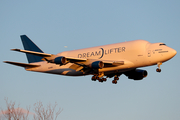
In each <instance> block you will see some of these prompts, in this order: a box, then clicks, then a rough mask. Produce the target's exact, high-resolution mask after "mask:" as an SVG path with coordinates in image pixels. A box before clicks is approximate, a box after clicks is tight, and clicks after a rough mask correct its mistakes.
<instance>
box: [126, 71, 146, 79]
mask: <svg viewBox="0 0 180 120" xmlns="http://www.w3.org/2000/svg"><path fill="white" fill-rule="evenodd" d="M124 74H125V75H126V76H128V78H129V79H134V80H142V79H143V78H145V77H147V75H148V72H147V71H146V70H140V69H135V70H132V71H128V72H126V73H124Z"/></svg>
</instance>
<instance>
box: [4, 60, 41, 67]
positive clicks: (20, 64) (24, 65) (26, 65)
mask: <svg viewBox="0 0 180 120" xmlns="http://www.w3.org/2000/svg"><path fill="white" fill-rule="evenodd" d="M4 63H8V64H12V65H16V66H20V67H25V68H26V67H28V68H32V67H39V66H41V65H33V64H27V63H18V62H11V61H4Z"/></svg>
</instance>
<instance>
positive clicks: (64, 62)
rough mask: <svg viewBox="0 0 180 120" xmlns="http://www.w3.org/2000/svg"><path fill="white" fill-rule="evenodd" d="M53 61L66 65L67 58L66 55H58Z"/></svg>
mask: <svg viewBox="0 0 180 120" xmlns="http://www.w3.org/2000/svg"><path fill="white" fill-rule="evenodd" d="M52 62H53V63H56V64H60V65H65V64H66V63H67V60H66V58H65V57H63V56H61V57H56V58H55V59H54V60H53V61H52Z"/></svg>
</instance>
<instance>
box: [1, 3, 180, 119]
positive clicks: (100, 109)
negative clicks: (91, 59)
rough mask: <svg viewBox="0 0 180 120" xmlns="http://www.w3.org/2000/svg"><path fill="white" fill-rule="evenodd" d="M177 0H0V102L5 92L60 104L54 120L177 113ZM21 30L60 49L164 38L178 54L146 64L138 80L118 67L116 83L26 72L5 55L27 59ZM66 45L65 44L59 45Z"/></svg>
mask: <svg viewBox="0 0 180 120" xmlns="http://www.w3.org/2000/svg"><path fill="white" fill-rule="evenodd" d="M179 6H180V1H179V0H171V1H170V0H168V1H167V0H158V1H157V0H146V1H145V0H126V1H124V0H54V1H53V0H51V1H50V0H49V1H48V0H46V1H37V0H31V1H24V0H1V1H0V54H1V57H0V66H1V67H0V71H1V72H0V76H1V79H0V95H1V97H0V107H1V108H2V109H5V108H6V105H5V100H4V98H5V97H8V99H9V100H12V101H15V102H16V103H17V105H18V104H20V107H21V108H24V109H25V108H26V106H29V105H30V106H31V110H30V111H31V112H33V104H34V103H36V102H38V101H42V102H43V104H44V105H47V104H48V103H52V104H53V103H55V102H57V103H58V106H59V107H61V108H63V111H62V113H61V114H60V115H59V117H58V120H59V119H61V120H110V119H111V120H179V119H180V80H179V78H180V72H179V68H180V63H179V60H180V56H179V51H180V47H179V45H180V7H179ZM23 34H26V35H27V36H28V37H29V38H30V39H32V40H33V41H34V43H36V44H37V45H38V46H39V47H40V48H41V49H42V50H43V51H44V52H46V53H50V54H57V53H59V52H63V51H67V50H74V49H80V48H86V47H94V46H99V45H106V44H111V43H118V42H124V41H130V40H136V39H144V40H148V41H149V42H151V43H155V42H163V43H165V44H167V45H168V46H169V47H172V48H173V49H175V50H176V51H177V55H176V56H175V57H174V58H173V59H171V60H170V61H168V62H166V63H164V64H163V65H162V66H161V69H162V72H161V73H157V72H156V68H157V66H151V67H145V68H141V69H144V70H147V71H148V76H147V77H146V78H145V79H143V80H142V81H133V80H130V79H128V78H127V77H126V76H124V75H122V76H121V77H120V80H119V81H118V84H116V85H114V84H112V83H111V82H112V79H108V81H107V82H105V83H99V82H97V81H96V82H93V81H91V76H82V77H67V76H60V75H51V74H44V73H35V72H27V71H25V70H24V69H23V68H21V67H16V66H12V65H8V64H5V63H3V61H6V60H8V61H15V62H23V63H27V59H26V55H25V54H24V53H18V52H13V51H10V49H13V48H19V49H23V46H22V43H21V40H20V35H23ZM64 46H67V47H64Z"/></svg>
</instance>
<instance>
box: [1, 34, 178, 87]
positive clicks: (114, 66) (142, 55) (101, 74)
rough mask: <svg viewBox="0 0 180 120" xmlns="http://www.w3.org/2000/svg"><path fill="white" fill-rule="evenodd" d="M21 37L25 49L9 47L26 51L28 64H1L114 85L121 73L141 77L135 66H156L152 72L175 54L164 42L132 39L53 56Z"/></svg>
mask: <svg viewBox="0 0 180 120" xmlns="http://www.w3.org/2000/svg"><path fill="white" fill-rule="evenodd" d="M21 40H22V43H23V46H24V49H25V50H21V49H12V50H13V51H18V52H23V53H26V56H27V59H28V62H29V64H26V63H18V62H10V61H4V62H5V63H9V64H13V65H17V66H20V67H24V68H25V70H27V71H35V72H43V73H51V74H58V75H67V76H84V75H92V80H93V81H96V80H98V81H99V82H104V81H106V80H107V78H111V77H114V80H113V81H112V83H114V84H116V83H117V80H119V76H120V75H122V74H124V75H126V76H127V77H128V78H129V79H133V80H142V79H143V78H144V77H146V76H147V74H148V73H147V71H146V70H141V69H138V68H139V67H146V66H151V65H157V66H158V68H157V69H156V71H157V72H161V69H160V65H161V64H162V63H163V62H166V61H168V60H170V59H171V58H173V57H174V56H175V55H176V53H177V52H176V51H175V50H174V49H172V48H170V47H168V46H166V44H164V43H150V42H148V41H146V40H134V41H128V42H122V43H116V44H109V45H103V46H97V47H91V48H85V49H78V50H72V51H65V52H61V53H58V54H57V55H55V54H47V53H44V52H43V51H42V50H41V49H40V48H38V46H37V45H36V44H34V43H33V42H32V41H31V40H30V39H29V38H28V37H27V36H26V35H21Z"/></svg>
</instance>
